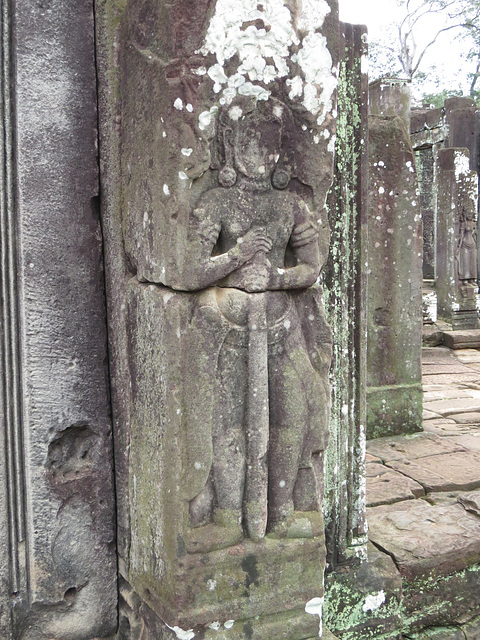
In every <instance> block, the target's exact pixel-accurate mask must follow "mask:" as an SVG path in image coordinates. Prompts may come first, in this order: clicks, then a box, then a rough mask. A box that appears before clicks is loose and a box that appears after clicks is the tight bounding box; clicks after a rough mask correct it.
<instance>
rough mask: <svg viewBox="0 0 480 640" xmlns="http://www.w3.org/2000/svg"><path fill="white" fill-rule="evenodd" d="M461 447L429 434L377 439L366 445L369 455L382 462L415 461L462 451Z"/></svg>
mask: <svg viewBox="0 0 480 640" xmlns="http://www.w3.org/2000/svg"><path fill="white" fill-rule="evenodd" d="M463 450H464V448H463V447H462V446H461V445H458V444H454V443H450V442H446V441H445V440H444V439H442V438H439V437H437V436H435V435H432V434H430V433H418V434H412V435H410V436H406V437H402V436H396V437H394V438H378V439H376V440H372V441H370V442H369V443H368V451H369V453H371V454H373V455H375V456H378V457H379V458H380V459H381V460H382V461H384V462H390V461H393V460H401V459H404V458H407V459H408V460H416V459H417V458H424V457H427V456H434V455H442V454H448V453H455V452H457V451H463Z"/></svg>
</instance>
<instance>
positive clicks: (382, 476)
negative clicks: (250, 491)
mask: <svg viewBox="0 0 480 640" xmlns="http://www.w3.org/2000/svg"><path fill="white" fill-rule="evenodd" d="M423 385H424V416H423V417H424V432H423V433H419V434H415V435H412V436H403V437H394V438H380V439H377V440H373V441H370V442H369V443H368V446H367V452H368V453H367V504H368V507H369V508H368V521H369V528H370V541H371V542H372V543H373V545H375V547H376V548H377V549H378V550H380V551H382V552H385V553H387V554H388V555H389V556H390V557H391V558H392V559H393V562H394V563H395V566H396V568H397V570H398V571H399V572H400V575H401V577H402V580H403V596H404V597H405V593H406V591H408V588H409V585H410V586H411V585H414V584H416V585H417V586H418V587H419V589H420V586H419V585H420V584H422V585H423V586H422V590H423V592H424V595H425V597H424V601H423V602H422V598H421V597H419V595H420V594H419V593H417V597H416V598H415V599H414V600H415V602H413V600H412V602H410V603H409V605H408V607H407V609H409V613H410V615H411V616H412V619H413V617H418V618H419V619H421V620H423V621H422V623H421V624H414V625H413V627H421V626H422V624H423V623H425V622H427V623H428V626H429V627H433V626H436V627H437V629H436V630H435V631H433V630H431V631H428V635H425V633H427V632H424V634H423V635H422V634H420V635H415V633H413V634H412V635H410V634H409V635H407V636H405V637H408V638H410V637H412V638H413V637H414V638H436V639H437V640H444V639H445V640H447V639H449V638H451V639H452V640H456V639H457V638H458V639H459V640H465V638H466V639H467V640H473V639H476V640H478V639H480V624H475V623H473V624H470V625H469V626H468V623H469V622H470V620H471V619H473V618H475V617H478V616H480V581H479V576H480V573H479V566H478V565H479V563H480V350H475V349H464V350H457V351H451V350H450V349H448V348H446V347H434V348H428V347H427V348H424V350H423ZM463 579H465V584H462V581H463ZM442 581H443V583H444V585H447V584H450V585H452V584H454V583H455V585H456V586H455V589H453V592H452V589H451V588H450V587H449V588H448V589H447V588H446V587H445V589H446V591H445V592H444V593H443V590H442V589H441V583H442ZM434 582H436V583H437V584H436V586H437V587H438V586H440V592H438V593H437V595H435V594H433V593H429V587H433V584H434ZM467 585H468V586H467ZM470 590H473V591H474V592H473V593H471V592H470ZM430 591H431V589H430ZM447 591H448V593H447ZM475 591H476V593H475ZM442 593H443V595H445V597H452V596H453V599H454V601H455V600H456V603H457V604H453V605H452V602H449V603H448V606H445V607H444V608H443V609H442V606H441V602H440V600H439V597H438V596H441V595H442ZM459 601H460V602H459ZM457 605H458V606H457ZM412 607H417V610H415V611H414V610H412ZM437 622H441V624H442V628H438V627H439V625H438V624H437ZM445 625H447V628H445ZM450 625H452V626H451V627H450V628H449V626H450ZM466 625H467V626H466ZM394 637H395V636H394ZM399 637H401V636H399Z"/></svg>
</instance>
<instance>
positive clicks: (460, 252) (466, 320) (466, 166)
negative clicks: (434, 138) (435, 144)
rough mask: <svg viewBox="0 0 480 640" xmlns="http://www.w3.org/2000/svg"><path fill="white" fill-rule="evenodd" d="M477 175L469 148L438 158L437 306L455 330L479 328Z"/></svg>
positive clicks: (444, 151) (442, 153) (442, 152)
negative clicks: (472, 164)
mask: <svg viewBox="0 0 480 640" xmlns="http://www.w3.org/2000/svg"><path fill="white" fill-rule="evenodd" d="M477 182H478V178H477V174H476V172H475V171H471V170H470V159H469V152H468V149H441V150H440V151H439V152H438V157H437V257H436V273H437V282H436V285H437V309H438V315H439V316H440V317H441V318H443V319H444V320H446V321H447V322H451V323H452V328H453V329H454V330H455V329H467V330H468V329H478V328H479V321H478V313H477V310H476V297H475V294H476V290H477V243H476V218H477Z"/></svg>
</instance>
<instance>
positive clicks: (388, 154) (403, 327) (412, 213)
mask: <svg viewBox="0 0 480 640" xmlns="http://www.w3.org/2000/svg"><path fill="white" fill-rule="evenodd" d="M369 124H370V137H369V139H370V148H369V159H370V190H369V198H370V201H369V239H368V247H369V251H368V265H369V280H368V363H367V368H368V389H367V425H368V426H367V434H368V437H369V438H375V437H380V436H387V435H396V434H401V433H413V432H415V431H420V430H421V429H422V385H421V375H422V374H421V346H422V218H421V213H420V205H419V201H418V195H417V179H416V173H415V161H414V155H413V150H412V147H411V144H410V137H409V132H408V131H407V129H406V127H405V123H404V121H403V120H402V119H401V118H381V117H377V116H370V123H369Z"/></svg>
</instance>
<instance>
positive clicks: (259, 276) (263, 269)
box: [242, 254, 272, 293]
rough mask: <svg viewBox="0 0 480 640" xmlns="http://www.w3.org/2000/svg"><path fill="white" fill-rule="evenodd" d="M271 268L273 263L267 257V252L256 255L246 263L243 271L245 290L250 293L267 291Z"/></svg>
mask: <svg viewBox="0 0 480 640" xmlns="http://www.w3.org/2000/svg"><path fill="white" fill-rule="evenodd" d="M271 269H272V265H271V264H270V260H267V258H266V257H265V254H262V255H261V256H260V255H259V256H256V258H254V259H253V260H252V261H251V262H249V263H248V264H246V265H244V267H243V268H242V272H243V276H244V279H243V285H244V287H245V291H247V292H248V293H258V292H260V291H266V290H267V288H268V283H269V281H270V273H271Z"/></svg>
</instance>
